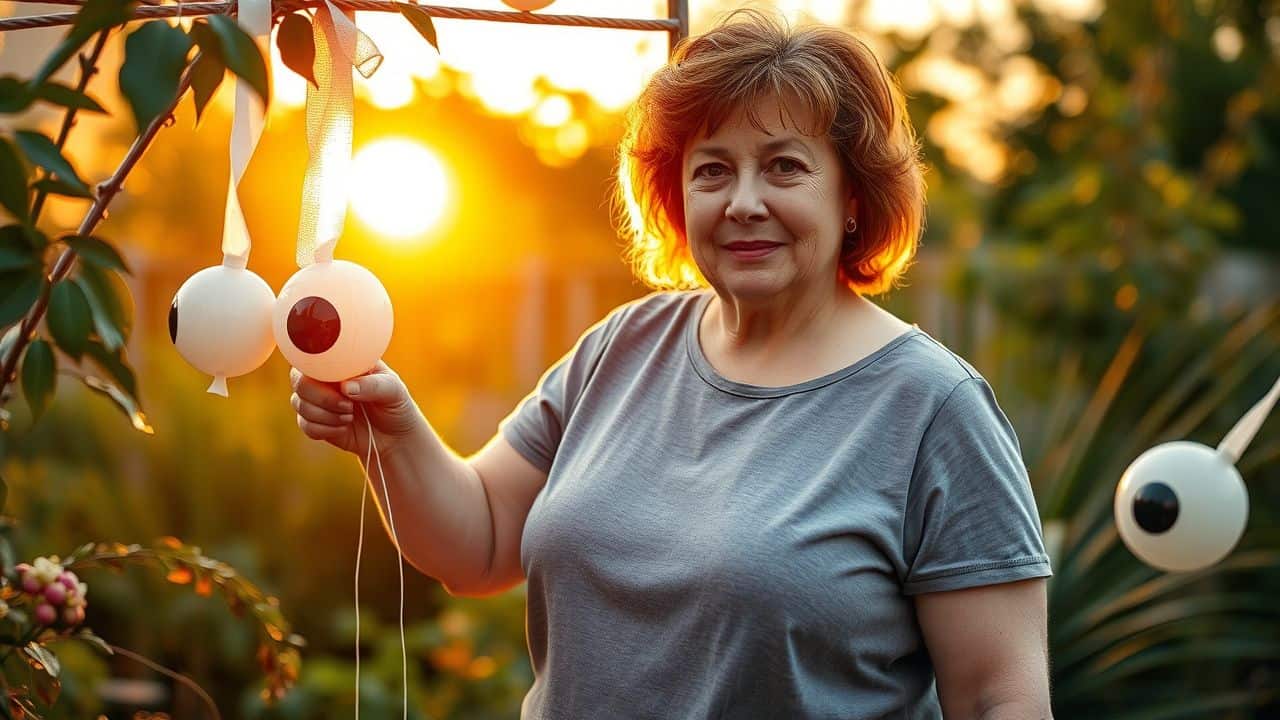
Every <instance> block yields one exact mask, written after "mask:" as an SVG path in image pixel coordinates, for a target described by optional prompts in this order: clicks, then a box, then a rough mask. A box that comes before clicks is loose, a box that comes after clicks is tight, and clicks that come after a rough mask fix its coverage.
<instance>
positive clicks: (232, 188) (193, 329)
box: [169, 0, 276, 397]
mask: <svg viewBox="0 0 1280 720" xmlns="http://www.w3.org/2000/svg"><path fill="white" fill-rule="evenodd" d="M237 16H238V22H239V23H240V26H241V27H243V28H244V30H245V32H247V33H248V34H249V35H251V36H252V37H253V38H254V39H255V41H257V42H258V43H259V45H260V46H261V45H262V44H263V41H264V38H266V37H267V36H268V35H269V33H270V32H271V3H270V0H241V2H240V3H239V10H238V12H237ZM264 52H265V48H264ZM265 124H266V112H265V105H264V103H263V100H262V98H260V97H258V95H257V93H255V92H254V91H253V89H252V88H251V87H250V86H249V84H248V83H246V82H245V81H244V80H242V79H240V78H239V77H238V76H237V79H236V99H235V118H234V119H233V121H232V125H231V174H230V177H229V180H228V183H227V205H226V212H225V215H224V219H223V226H222V264H221V265H214V266H212V267H208V268H205V269H204V270H201V271H200V272H198V273H196V274H195V275H192V276H191V277H190V278H188V279H187V281H186V282H184V283H183V284H182V287H180V288H178V292H177V294H176V295H174V298H173V303H172V304H171V305H170V307H169V339H170V340H172V341H173V344H174V347H176V348H177V350H178V354H180V355H181V356H182V357H183V359H185V360H186V361H187V362H188V363H190V364H191V365H192V366H193V367H195V368H196V369H197V370H200V371H201V372H204V373H206V374H208V375H212V376H213V384H211V385H210V386H209V392H211V393H214V394H216V395H221V396H223V397H226V396H227V378H232V377H237V376H240V375H244V374H246V373H250V372H252V371H254V370H256V369H257V368H258V367H259V366H261V365H262V363H264V362H266V361H267V358H268V357H270V356H271V351H272V350H274V349H275V340H274V338H273V337H272V332H271V310H272V307H273V306H274V303H275V299H276V297H275V293H273V292H272V291H271V286H269V285H267V283H266V281H265V280H263V279H262V278H261V277H259V276H258V275H257V274H256V273H254V272H252V271H250V270H249V269H248V268H247V265H248V262H249V250H250V249H251V247H252V243H251V241H250V239H249V229H248V226H247V225H246V224H245V220H244V212H243V210H242V209H241V207H240V196H239V186H240V180H241V178H243V177H244V173H245V169H246V168H247V167H248V165H249V159H250V158H251V157H253V152H254V150H255V149H256V148H257V146H258V140H259V139H260V138H261V137H262V130H263V126H264V125H265Z"/></svg>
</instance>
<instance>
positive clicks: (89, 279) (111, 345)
mask: <svg viewBox="0 0 1280 720" xmlns="http://www.w3.org/2000/svg"><path fill="white" fill-rule="evenodd" d="M77 267H78V268H79V270H78V272H77V277H76V282H78V283H79V284H80V287H81V288H82V289H83V290H84V293H85V297H87V298H88V300H89V307H91V308H93V329H94V330H95V331H96V332H97V333H98V337H99V338H101V339H102V343H103V345H105V346H106V347H107V348H108V349H109V350H111V351H113V352H114V351H116V350H118V349H120V348H121V347H123V346H124V343H125V342H126V341H128V339H129V332H130V331H131V330H132V329H133V297H132V295H130V293H129V287H128V286H127V285H125V284H124V281H123V280H122V279H121V278H120V276H119V274H117V273H115V272H112V271H110V270H103V269H102V268H99V267H97V266H96V265H93V264H91V263H79V264H78V265H77Z"/></svg>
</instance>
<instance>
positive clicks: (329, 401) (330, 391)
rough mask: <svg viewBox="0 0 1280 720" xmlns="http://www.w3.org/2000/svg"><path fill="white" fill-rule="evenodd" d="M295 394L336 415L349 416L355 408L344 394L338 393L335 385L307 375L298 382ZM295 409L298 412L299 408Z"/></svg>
mask: <svg viewBox="0 0 1280 720" xmlns="http://www.w3.org/2000/svg"><path fill="white" fill-rule="evenodd" d="M294 393H295V394H297V395H298V397H300V398H302V400H303V401H305V402H309V403H311V404H312V405H315V406H317V407H320V408H322V409H324V410H328V411H329V412H331V413H334V414H339V415H341V414H349V413H351V412H352V410H353V409H354V408H355V406H354V405H353V404H352V402H351V401H350V400H348V399H346V398H344V397H343V396H342V393H340V392H338V390H337V389H336V388H334V387H333V385H331V384H329V383H324V382H320V381H319V380H316V379H315V378H309V377H307V376H305V375H303V376H302V379H301V380H299V381H298V386H297V388H295V389H294ZM294 409H295V410H296V409H297V408H294Z"/></svg>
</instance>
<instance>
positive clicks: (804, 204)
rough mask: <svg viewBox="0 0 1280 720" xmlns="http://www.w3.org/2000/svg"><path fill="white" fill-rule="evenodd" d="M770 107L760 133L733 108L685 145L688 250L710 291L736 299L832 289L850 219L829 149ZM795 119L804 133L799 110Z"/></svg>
mask: <svg viewBox="0 0 1280 720" xmlns="http://www.w3.org/2000/svg"><path fill="white" fill-rule="evenodd" d="M779 110H780V108H779V107H778V104H777V101H776V100H773V101H770V102H769V103H766V104H765V105H764V106H763V107H761V108H760V110H759V114H758V117H759V119H760V121H761V124H762V125H763V126H764V129H765V131H761V130H757V129H756V128H755V127H752V125H751V122H750V121H749V120H748V119H747V117H746V115H745V114H744V113H742V112H741V111H739V112H738V113H736V114H735V115H733V116H731V117H730V118H729V119H728V120H727V121H726V122H725V123H723V124H722V125H721V126H720V127H719V128H718V129H717V130H716V132H715V134H713V135H711V136H709V137H695V138H694V139H693V140H692V141H691V142H690V143H689V144H688V145H687V146H686V147H685V149H684V163H683V171H684V178H683V180H684V210H685V231H686V234H687V235H688V238H689V249H690V251H691V253H692V255H693V259H694V261H695V262H696V263H697V265H698V269H699V270H701V271H702V274H703V276H704V277H706V279H707V281H708V282H710V283H711V285H712V286H713V287H714V288H715V289H716V290H717V291H718V292H719V293H721V294H727V295H729V296H731V297H733V298H736V299H738V300H742V301H748V302H762V301H764V302H767V301H770V300H783V299H785V298H786V297H787V296H789V295H793V294H795V293H803V292H805V291H806V290H810V289H814V288H816V287H817V286H819V285H821V286H824V287H832V286H834V284H835V281H836V277H837V267H838V262H839V255H840V244H841V240H842V238H843V233H844V223H845V218H846V217H849V216H854V217H856V213H855V210H856V203H855V201H854V200H852V199H851V193H850V192H849V188H848V184H847V183H846V182H845V179H844V172H843V169H842V168H841V165H840V158H839V155H838V154H837V151H836V148H835V145H834V144H833V143H832V142H831V140H830V139H829V138H827V137H826V136H825V135H824V136H821V137H813V136H808V135H804V134H802V133H801V132H799V131H798V130H796V129H795V128H794V127H791V125H792V123H784V121H783V117H785V116H783V117H780V112H779ZM795 120H796V123H795V124H798V125H799V126H800V127H808V120H809V118H808V117H806V116H805V115H804V114H803V113H800V112H797V113H796V118H795Z"/></svg>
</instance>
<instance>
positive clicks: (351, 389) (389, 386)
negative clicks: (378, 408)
mask: <svg viewBox="0 0 1280 720" xmlns="http://www.w3.org/2000/svg"><path fill="white" fill-rule="evenodd" d="M341 390H342V392H343V394H345V395H346V396H347V397H349V398H352V399H353V400H359V401H360V402H366V403H374V404H376V405H395V404H397V403H402V402H404V399H405V387H404V383H403V382H402V381H401V380H400V378H399V377H398V376H396V375H395V374H394V373H392V372H382V371H374V372H371V373H369V374H368V375H361V376H360V377H356V378H352V379H350V380H347V381H345V382H343V383H342V384H341Z"/></svg>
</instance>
